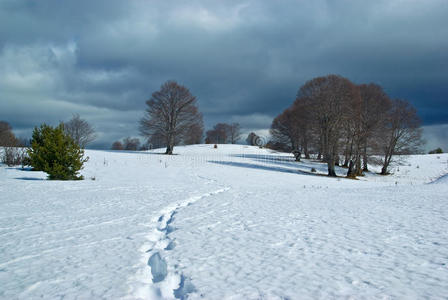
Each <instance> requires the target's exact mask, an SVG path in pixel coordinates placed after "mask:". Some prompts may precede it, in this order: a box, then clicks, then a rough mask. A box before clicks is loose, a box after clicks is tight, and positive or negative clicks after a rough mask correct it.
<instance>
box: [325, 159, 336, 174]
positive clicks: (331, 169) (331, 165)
mask: <svg viewBox="0 0 448 300" xmlns="http://www.w3.org/2000/svg"><path fill="white" fill-rule="evenodd" d="M327 165H328V176H330V177H336V171H335V170H334V159H332V158H328V162H327Z"/></svg>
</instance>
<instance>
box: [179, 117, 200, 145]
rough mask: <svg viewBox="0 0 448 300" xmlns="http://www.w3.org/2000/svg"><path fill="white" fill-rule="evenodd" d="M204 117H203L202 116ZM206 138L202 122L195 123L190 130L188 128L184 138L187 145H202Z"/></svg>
mask: <svg viewBox="0 0 448 300" xmlns="http://www.w3.org/2000/svg"><path fill="white" fill-rule="evenodd" d="M201 117H202V116H201ZM203 136H204V125H203V123H202V122H197V123H194V124H193V125H192V126H191V127H190V128H188V130H187V132H186V133H185V137H184V141H183V142H184V144H185V145H194V144H200V143H201V142H202V138H203Z"/></svg>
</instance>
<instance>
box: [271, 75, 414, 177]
mask: <svg viewBox="0 0 448 300" xmlns="http://www.w3.org/2000/svg"><path fill="white" fill-rule="evenodd" d="M270 133H271V136H272V138H273V141H272V142H273V143H274V144H276V145H283V146H284V147H287V148H289V150H300V151H301V152H302V153H303V154H304V155H305V157H306V158H309V157H310V153H311V152H315V153H317V158H318V159H322V160H323V161H325V162H326V163H327V165H328V175H329V176H336V172H335V165H339V164H342V165H343V166H344V167H347V168H348V171H347V176H350V177H354V176H360V175H362V174H363V172H365V171H368V163H369V159H370V157H371V156H372V155H379V156H381V157H382V172H381V174H387V173H388V167H389V166H390V163H391V161H392V157H393V156H395V155H397V154H408V153H412V152H415V151H416V150H417V148H418V146H419V145H420V143H421V129H420V120H419V118H418V116H417V113H416V110H415V109H414V108H413V107H412V106H411V104H409V103H408V102H407V101H405V100H398V99H394V100H392V99H390V98H389V97H388V96H387V94H386V93H385V92H384V91H383V89H382V88H381V87H380V86H379V85H376V84H361V85H355V84H354V83H352V82H351V81H350V80H348V79H347V78H344V77H341V76H338V75H328V76H325V77H317V78H314V79H312V80H310V81H308V82H306V83H305V84H304V85H303V86H302V87H301V88H300V89H299V91H298V93H297V97H296V100H295V101H294V103H293V104H292V105H291V106H290V107H289V108H287V109H286V110H284V111H283V112H282V113H281V114H280V115H279V116H277V117H276V118H275V119H274V120H273V122H272V125H271V130H270Z"/></svg>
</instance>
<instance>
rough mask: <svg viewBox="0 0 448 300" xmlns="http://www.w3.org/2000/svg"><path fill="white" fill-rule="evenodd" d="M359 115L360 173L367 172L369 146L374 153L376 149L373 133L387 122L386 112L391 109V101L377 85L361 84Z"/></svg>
mask: <svg viewBox="0 0 448 300" xmlns="http://www.w3.org/2000/svg"><path fill="white" fill-rule="evenodd" d="M359 89H360V93H361V113H360V117H361V118H360V121H361V122H360V125H361V130H360V132H361V134H360V143H359V144H360V147H361V149H360V152H361V153H362V157H363V167H362V171H368V159H369V146H370V150H373V151H374V152H376V150H377V149H378V145H377V140H376V139H375V135H376V134H375V133H377V132H378V131H381V130H382V129H383V128H384V126H385V124H386V121H387V112H388V111H389V110H390V108H391V100H390V98H389V96H388V95H387V94H386V93H385V92H384V90H383V89H382V88H381V87H380V86H379V85H377V84H373V83H370V84H361V85H360V86H359Z"/></svg>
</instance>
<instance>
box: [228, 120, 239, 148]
mask: <svg viewBox="0 0 448 300" xmlns="http://www.w3.org/2000/svg"><path fill="white" fill-rule="evenodd" d="M228 136H229V141H230V143H231V144H236V143H237V142H238V141H239V140H240V138H241V128H240V124H239V123H232V124H230V126H229V128H228Z"/></svg>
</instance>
